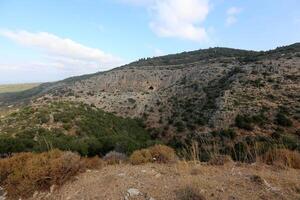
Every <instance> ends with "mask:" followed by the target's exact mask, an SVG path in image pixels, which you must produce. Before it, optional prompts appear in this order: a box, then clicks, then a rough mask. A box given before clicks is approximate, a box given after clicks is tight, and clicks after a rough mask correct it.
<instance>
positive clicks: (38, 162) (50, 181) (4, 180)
mask: <svg viewBox="0 0 300 200" xmlns="http://www.w3.org/2000/svg"><path fill="white" fill-rule="evenodd" d="M82 169H83V166H82V165H81V162H80V156H79V155H77V154H75V153H71V152H61V151H59V150H52V151H49V152H46V153H40V154H35V153H20V154H17V155H15V156H13V157H11V158H6V159H2V160H0V177H1V178H0V184H1V185H2V186H3V187H4V188H5V190H6V191H7V193H8V196H9V198H11V199H18V198H19V197H24V198H26V197H29V196H31V195H32V194H33V193H34V192H35V191H39V190H48V189H49V188H50V187H51V186H52V185H62V184H63V183H65V182H66V181H67V180H69V179H70V178H71V177H73V176H74V175H76V174H77V173H78V172H79V171H81V170H82Z"/></svg>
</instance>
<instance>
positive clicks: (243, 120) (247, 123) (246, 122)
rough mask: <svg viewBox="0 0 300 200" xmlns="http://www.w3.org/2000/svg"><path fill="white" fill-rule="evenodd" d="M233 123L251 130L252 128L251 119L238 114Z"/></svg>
mask: <svg viewBox="0 0 300 200" xmlns="http://www.w3.org/2000/svg"><path fill="white" fill-rule="evenodd" d="M235 125H236V126H237V127H239V128H241V129H245V130H248V131H252V130H253V129H254V127H253V125H252V121H251V119H250V118H249V117H246V116H242V115H238V116H237V117H236V118H235Z"/></svg>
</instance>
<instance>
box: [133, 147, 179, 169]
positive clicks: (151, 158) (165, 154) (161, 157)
mask: <svg viewBox="0 0 300 200" xmlns="http://www.w3.org/2000/svg"><path fill="white" fill-rule="evenodd" d="M176 160H177V156H176V153H175V150H174V149H172V148H171V147H168V146H165V145H155V146H152V147H150V148H148V149H141V150H137V151H135V152H133V153H132V155H131V156H130V158H129V161H130V163H131V164H133V165H138V164H145V163H149V162H157V163H171V162H175V161H176Z"/></svg>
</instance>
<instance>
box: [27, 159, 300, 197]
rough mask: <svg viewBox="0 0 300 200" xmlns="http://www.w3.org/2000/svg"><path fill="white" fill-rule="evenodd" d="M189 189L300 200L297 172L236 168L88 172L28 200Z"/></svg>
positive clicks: (190, 166) (175, 194) (204, 193)
mask: <svg viewBox="0 0 300 200" xmlns="http://www.w3.org/2000/svg"><path fill="white" fill-rule="evenodd" d="M187 186H192V187H196V188H198V189H199V192H200V193H201V194H202V196H203V198H204V199H213V200H216V199H220V200H233V199H235V200H237V199H238V200H243V199H244V200H249V199H252V200H255V199H265V200H269V199H274V200H275V199H280V200H282V199H299V198H300V191H299V190H300V171H299V170H294V169H284V168H278V167H274V166H266V165H262V164H252V165H246V164H238V163H229V164H226V165H225V166H209V165H205V164H191V163H189V164H188V163H185V162H180V163H178V164H171V165H158V164H147V165H142V166H132V165H116V166H107V167H105V168H103V169H99V170H92V171H91V170H88V171H86V172H85V173H83V174H80V175H79V176H78V177H76V178H75V180H73V181H70V182H69V183H67V184H65V185H64V186H63V187H62V188H60V189H56V188H55V187H52V189H51V191H50V192H47V193H36V194H35V195H34V197H33V198H32V199H34V200H36V199H48V200H52V199H53V200H54V199H55V200H58V199H61V200H83V199H86V200H88V199H99V200H100V199H101V200H103V199H105V200H117V199H121V200H123V199H124V200H127V199H128V200H130V199H131V200H133V199H135V200H176V199H180V198H179V196H180V194H179V193H180V192H181V191H182V188H186V187H187Z"/></svg>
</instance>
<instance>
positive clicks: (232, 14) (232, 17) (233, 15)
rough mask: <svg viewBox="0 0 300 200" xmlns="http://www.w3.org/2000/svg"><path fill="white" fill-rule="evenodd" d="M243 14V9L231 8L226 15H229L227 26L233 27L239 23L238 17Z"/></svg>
mask: <svg viewBox="0 0 300 200" xmlns="http://www.w3.org/2000/svg"><path fill="white" fill-rule="evenodd" d="M241 12H242V9H241V8H238V7H231V8H229V9H228V10H227V12H226V14H227V18H226V22H225V25H226V26H231V25H233V24H235V23H237V21H238V19H237V16H238V15H239V14H240V13H241Z"/></svg>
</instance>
